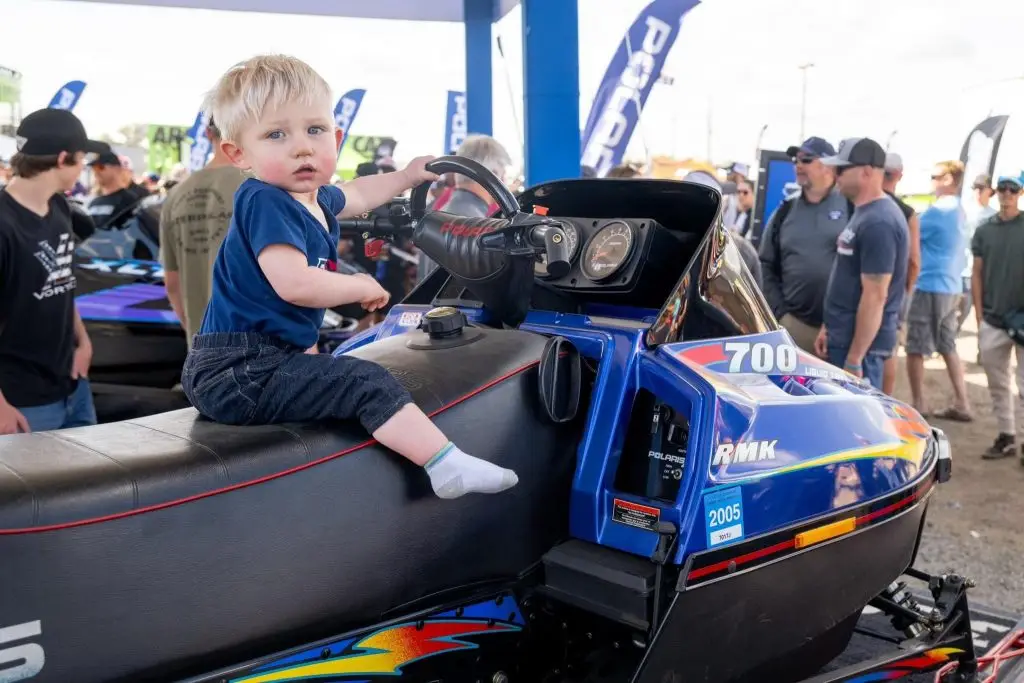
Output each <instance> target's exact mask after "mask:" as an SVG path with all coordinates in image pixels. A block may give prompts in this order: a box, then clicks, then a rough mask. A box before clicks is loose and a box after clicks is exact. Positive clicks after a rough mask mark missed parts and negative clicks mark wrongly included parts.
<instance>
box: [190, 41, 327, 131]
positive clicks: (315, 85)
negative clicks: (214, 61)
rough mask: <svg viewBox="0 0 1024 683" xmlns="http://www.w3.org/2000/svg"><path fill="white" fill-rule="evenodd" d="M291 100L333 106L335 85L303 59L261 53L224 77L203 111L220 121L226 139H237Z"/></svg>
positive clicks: (235, 66)
mask: <svg viewBox="0 0 1024 683" xmlns="http://www.w3.org/2000/svg"><path fill="white" fill-rule="evenodd" d="M290 102H298V103H301V104H304V105H308V106H314V105H316V104H319V103H322V102H326V103H327V107H328V112H329V111H330V106H331V87H330V86H329V85H328V84H327V81H325V80H324V79H323V77H322V76H321V75H320V74H318V73H317V72H316V71H314V70H313V68H312V67H311V66H309V65H308V64H306V63H305V62H303V61H302V60H301V59H297V58H295V57H289V56H287V55H257V56H256V57H252V58H251V59H247V60H246V61H244V62H239V63H238V64H235V65H234V66H233V67H231V68H230V69H228V70H227V72H226V73H225V74H224V75H223V76H221V77H220V80H219V81H217V85H216V86H215V87H214V88H213V90H212V91H210V93H209V94H207V96H206V101H205V102H204V105H203V110H204V111H205V112H206V113H207V114H208V115H210V116H212V117H213V120H214V121H216V122H217V128H219V129H220V132H221V134H222V136H223V139H225V140H237V139H238V136H239V135H240V134H241V132H242V130H243V129H244V128H245V127H246V125H247V124H249V123H252V122H254V121H258V120H259V119H260V117H261V116H262V115H263V112H264V111H266V110H267V108H271V109H273V108H277V107H280V106H282V105H284V104H287V103H290Z"/></svg>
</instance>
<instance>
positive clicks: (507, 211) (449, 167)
mask: <svg viewBox="0 0 1024 683" xmlns="http://www.w3.org/2000/svg"><path fill="white" fill-rule="evenodd" d="M426 168H427V170H428V171H430V172H431V173H436V174H438V175H443V174H445V173H458V174H459V175H464V176H466V177H467V178H469V179H470V180H473V181H476V182H477V183H479V184H480V185H481V186H483V188H484V189H486V190H487V192H488V193H489V194H490V195H491V197H492V198H493V199H494V201H495V203H496V204H497V205H498V209H499V210H500V212H501V215H502V216H504V217H505V218H512V217H513V216H515V215H516V214H517V213H519V211H520V209H519V202H518V201H516V197H515V195H514V194H512V191H511V190H509V189H508V188H507V187H505V185H504V184H503V183H502V182H501V181H500V180H498V179H497V178H495V176H494V174H493V173H491V172H490V171H488V170H487V167H485V166H484V165H483V164H480V163H477V162H476V161H473V160H472V159H466V158H465V157H456V156H447V157H438V158H437V159H434V160H433V161H431V162H430V163H429V164H427V166H426ZM429 190H430V183H423V184H421V185H419V186H417V187H415V188H413V191H412V194H411V196H410V199H409V203H410V205H411V206H412V216H413V218H414V219H416V220H419V219H420V218H422V217H423V212H425V210H426V206H427V192H428V191H429Z"/></svg>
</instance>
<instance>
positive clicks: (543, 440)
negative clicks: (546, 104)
mask: <svg viewBox="0 0 1024 683" xmlns="http://www.w3.org/2000/svg"><path fill="white" fill-rule="evenodd" d="M430 168H431V170H433V171H435V172H437V173H463V174H465V175H467V176H469V177H471V178H472V179H473V180H475V181H477V182H478V183H480V184H482V185H483V186H484V187H485V188H487V189H488V190H489V191H490V193H491V194H492V195H493V197H494V199H495V201H496V202H497V203H498V205H499V206H500V216H497V217H493V218H466V217H459V216H454V215H449V214H444V213H439V212H428V211H426V193H427V189H428V188H427V186H422V187H419V188H417V189H416V190H414V191H413V193H412V197H411V198H410V200H409V203H408V204H407V205H406V204H402V203H400V202H396V203H394V204H393V205H391V206H390V207H388V210H387V211H386V212H384V213H383V214H381V213H377V214H374V215H366V216H364V217H361V218H358V219H355V220H352V221H348V222H346V224H345V226H344V227H345V228H346V229H349V230H356V231H360V232H361V233H362V234H363V235H364V236H365V237H366V238H367V239H368V240H369V241H370V242H372V241H373V240H374V239H380V240H385V241H386V240H392V239H396V238H398V237H401V236H407V235H412V236H413V239H414V242H415V243H416V245H417V246H418V248H420V249H422V250H423V251H424V252H425V253H426V255H427V256H428V257H429V258H430V259H431V260H433V261H434V262H435V263H437V264H438V268H437V269H436V270H435V271H434V272H433V273H432V274H431V275H430V276H429V277H428V278H426V279H425V280H424V281H423V282H422V283H420V285H419V286H418V287H417V288H416V289H415V290H413V292H412V293H411V294H410V295H409V296H408V297H407V298H406V300H405V301H403V302H402V303H401V304H400V305H397V306H395V307H394V308H393V309H392V311H391V312H390V313H389V315H388V318H387V319H386V320H385V322H384V323H383V324H382V325H380V326H379V327H378V328H375V329H373V330H369V331H367V332H365V333H362V334H359V335H355V336H353V337H352V338H350V339H349V340H348V341H347V342H345V344H343V345H342V346H341V347H339V349H337V351H336V353H346V354H351V355H353V356H357V357H360V358H364V359H367V360H371V361H374V362H377V363H380V364H381V365H383V366H384V367H386V368H388V370H389V371H390V372H391V373H392V374H393V375H394V376H395V377H396V378H397V379H398V380H399V381H400V382H401V383H402V384H403V385H404V386H405V387H406V388H407V389H408V390H409V391H410V392H411V394H412V395H413V397H414V398H415V400H416V402H417V403H418V404H419V405H420V406H421V407H422V408H423V409H424V410H425V411H426V412H427V413H428V414H430V415H431V416H432V418H433V419H434V420H435V421H436V423H437V424H438V425H439V426H440V427H441V428H442V429H443V430H444V431H445V432H446V433H447V434H448V436H449V437H450V438H452V440H453V441H454V442H455V443H457V444H459V446H460V447H461V448H463V449H464V450H466V451H467V452H470V453H474V454H476V455H479V456H481V457H484V458H486V459H488V460H490V461H492V462H495V463H497V464H499V465H502V466H505V467H510V468H512V469H514V470H515V471H516V472H517V473H518V475H519V484H518V485H517V486H516V487H514V488H513V489H511V490H509V491H507V492H505V493H502V494H499V495H495V496H484V495H469V496H465V497H463V498H460V499H457V500H454V501H446V500H441V499H439V498H437V497H436V496H435V495H434V494H433V493H432V491H431V489H430V486H429V482H428V479H427V477H426V475H425V474H424V473H423V471H422V470H421V469H419V468H416V467H415V466H412V465H411V464H410V463H408V462H407V461H405V460H404V459H402V458H399V457H398V456H396V455H395V454H394V453H391V452H389V451H387V450H386V449H385V448H383V447H382V446H380V445H379V444H378V443H376V442H375V441H374V440H373V439H372V438H370V437H369V436H368V435H367V434H365V433H364V432H362V431H361V429H360V428H359V427H358V425H354V424H350V423H316V424H281V425H268V426H254V427H234V426H223V425H218V424H214V423H212V422H210V421H208V420H205V419H203V418H202V417H200V416H199V415H197V413H196V412H194V411H193V410H192V409H185V410H179V411H174V412H170V413H166V414H161V415H155V416H151V417H145V418H141V419H135V420H129V421H124V422H120V423H114V424H106V425H100V426H94V427H86V428H80V429H70V430H65V431H62V432H59V433H50V434H26V435H16V436H9V437H3V438H2V439H0V558H2V560H0V605H2V608H0V666H3V665H4V663H6V664H7V668H6V669H3V668H0V680H3V681H4V683H14V682H15V681H30V682H31V683H50V682H60V683H65V682H68V681H74V682H75V683H100V682H110V683H119V682H128V681H131V682H133V683H141V682H145V681H188V683H280V682H284V681H287V682H289V683H297V682H300V681H301V682H312V681H316V682H317V683H324V682H328V681H329V682H336V683H342V682H344V683H356V682H359V683H369V682H372V683H381V682H383V681H394V680H396V679H399V680H403V681H416V682H420V683H475V682H482V681H486V682H489V683H519V682H523V683H582V682H584V681H586V682H590V683H623V682H627V681H628V682H630V683H681V682H683V681H687V682H691V681H798V680H805V679H806V680H812V681H815V683H826V682H829V683H831V682H838V681H876V680H889V679H894V678H900V677H903V676H906V675H909V674H912V673H919V672H925V671H935V670H938V669H940V668H942V669H944V670H945V671H946V673H945V674H944V675H945V676H947V680H949V681H970V680H974V678H975V676H976V673H977V658H976V656H975V652H974V646H973V641H972V636H971V629H970V614H969V611H968V608H967V589H968V587H969V586H970V585H971V582H970V581H969V580H968V579H965V578H963V577H960V576H958V575H955V574H948V575H941V576H930V575H927V574H924V573H923V572H920V571H918V570H917V569H915V568H914V566H913V565H914V559H915V556H916V554H917V549H918V544H919V541H920V538H921V531H922V527H923V524H924V519H925V513H926V510H927V506H928V503H929V500H930V498H931V496H932V495H933V494H934V492H935V490H936V488H937V487H938V486H939V485H941V484H942V483H943V482H945V481H947V480H948V479H949V477H950V475H951V469H952V456H951V452H950V445H949V442H948V440H947V438H946V437H945V435H944V434H943V433H942V432H941V431H940V430H938V429H935V428H933V427H930V426H929V425H928V424H927V423H926V422H925V421H924V420H923V419H922V418H921V416H920V415H919V414H918V413H916V412H915V411H914V410H913V409H911V408H910V407H908V406H906V405H904V404H902V403H900V402H898V401H896V400H893V399H891V398H889V397H887V396H885V395H883V394H881V393H880V392H878V391H876V390H874V389H872V388H871V387H870V386H869V385H868V384H866V383H865V382H863V381H862V380H860V379H858V378H856V377H854V376H852V375H849V374H847V373H845V372H843V371H841V370H840V369H838V368H835V367H833V366H831V365H828V364H827V363H824V362H823V361H821V360H819V359H817V358H814V357H812V356H810V355H808V354H806V353H804V352H802V351H800V350H799V349H798V348H797V347H796V345H795V344H794V343H793V341H792V339H791V338H790V337H789V336H788V334H787V333H786V332H785V331H784V330H783V329H782V328H781V327H780V326H779V324H778V322H777V321H776V320H775V318H774V317H773V316H772V313H771V311H770V310H769V308H768V306H767V304H766V302H765V300H764V298H763V296H762V294H761V293H760V290H759V289H758V288H757V286H756V285H755V284H754V283H753V280H752V278H751V276H750V273H749V271H747V270H746V267H745V266H744V265H743V261H742V259H741V257H740V255H739V252H738V250H737V248H736V246H735V244H734V243H733V242H732V238H731V237H730V236H729V234H728V232H727V231H726V230H725V229H724V228H723V226H722V223H721V195H720V194H719V193H718V192H717V191H716V190H714V189H711V188H708V187H706V186H703V185H699V184H695V183H688V182H684V181H668V180H633V179H630V180H609V179H592V180H591V179H588V180H564V181H556V182H549V183H544V184H542V185H539V186H537V187H533V188H531V189H529V190H527V191H526V192H525V193H523V194H522V195H521V196H519V197H518V199H517V198H516V197H515V196H513V195H512V194H511V193H510V192H508V190H507V189H505V187H504V186H503V185H502V184H501V182H500V181H499V180H498V179H497V178H496V177H494V176H493V175H492V174H491V173H489V172H488V171H486V170H485V169H484V168H483V167H482V166H480V165H478V164H476V163H474V162H472V161H469V160H466V159H461V158H458V157H443V158H441V159H438V160H435V161H434V162H432V165H431V166H430ZM371 246H372V245H371ZM912 584H921V585H924V586H926V587H927V590H929V591H930V592H931V594H932V601H933V604H934V606H933V607H930V608H928V609H925V608H922V607H921V605H920V604H919V603H918V601H917V600H916V598H915V594H914V593H913V592H912V590H911V587H912V586H911V585H912ZM869 604H870V605H873V606H875V607H876V608H878V609H881V610H882V611H883V612H885V613H886V614H888V615H889V616H890V618H891V620H892V623H893V625H894V626H895V627H896V628H898V629H899V631H900V633H901V637H900V639H899V640H900V642H898V643H894V644H893V651H892V652H891V653H886V655H885V656H883V657H880V658H879V659H877V660H874V661H869V662H863V663H858V664H856V665H850V666H847V667H845V668H840V669H833V670H829V671H827V672H825V673H822V670H823V669H825V668H827V665H828V664H829V662H831V661H832V660H833V658H835V657H836V655H837V654H838V653H840V652H841V651H843V649H844V648H845V647H846V644H847V643H848V642H849V640H850V638H851V634H852V632H853V630H854V628H855V625H856V623H857V620H858V616H859V615H860V613H861V611H862V610H863V609H864V608H865V606H866V605H869ZM12 664H13V666H12Z"/></svg>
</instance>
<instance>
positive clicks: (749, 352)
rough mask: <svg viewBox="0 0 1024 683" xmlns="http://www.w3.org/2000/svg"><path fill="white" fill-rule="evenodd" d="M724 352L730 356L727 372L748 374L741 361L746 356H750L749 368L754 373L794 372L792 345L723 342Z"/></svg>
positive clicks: (794, 348)
mask: <svg viewBox="0 0 1024 683" xmlns="http://www.w3.org/2000/svg"><path fill="white" fill-rule="evenodd" d="M725 352H726V353H731V354H732V357H731V358H730V359H729V372H749V370H744V367H743V360H744V359H745V358H746V357H747V356H750V368H751V369H752V370H753V371H754V372H762V373H772V372H783V373H787V372H794V371H796V361H797V354H796V347H794V346H793V345H792V344H778V345H775V344H769V343H767V342H757V343H754V344H751V343H750V342H725Z"/></svg>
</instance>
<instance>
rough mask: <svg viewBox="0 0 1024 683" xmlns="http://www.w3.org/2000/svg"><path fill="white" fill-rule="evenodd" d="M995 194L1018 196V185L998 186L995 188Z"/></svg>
mask: <svg viewBox="0 0 1024 683" xmlns="http://www.w3.org/2000/svg"><path fill="white" fill-rule="evenodd" d="M996 192H998V193H999V194H1020V187H1019V186H1018V185H1000V186H999V187H997V188H996Z"/></svg>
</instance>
